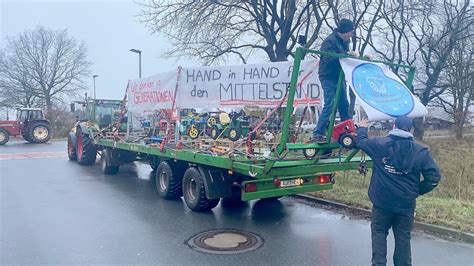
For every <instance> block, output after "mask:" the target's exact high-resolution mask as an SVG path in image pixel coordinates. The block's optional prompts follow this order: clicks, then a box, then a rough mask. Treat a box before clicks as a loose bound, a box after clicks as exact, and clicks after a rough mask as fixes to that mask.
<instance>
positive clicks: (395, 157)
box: [357, 116, 441, 265]
mask: <svg viewBox="0 0 474 266" xmlns="http://www.w3.org/2000/svg"><path fill="white" fill-rule="evenodd" d="M367 123H368V120H367V119H364V120H362V121H361V123H360V126H359V128H358V129H357V146H358V147H359V148H360V149H361V150H363V151H364V152H365V153H367V155H369V156H370V157H371V158H372V164H373V170H372V178H371V181H370V186H369V198H370V200H371V201H372V204H373V207H372V221H371V231H372V265H386V264H387V235H388V230H389V229H390V228H392V231H393V235H394V238H395V251H394V254H393V263H394V265H411V245H410V240H411V229H412V227H413V220H414V214H415V206H416V198H417V197H418V196H419V195H423V194H425V193H428V192H430V191H431V190H433V188H435V187H436V186H437V185H438V182H439V181H440V179H441V174H440V172H439V169H438V167H437V165H436V163H435V161H434V160H433V158H432V157H431V154H430V152H429V151H428V149H427V148H425V147H423V146H421V145H419V144H417V143H415V142H414V141H413V135H412V133H411V132H410V131H411V129H412V127H413V120H412V119H411V118H409V117H407V116H400V117H398V118H396V120H395V126H394V128H393V129H392V130H391V131H390V132H389V135H388V136H387V137H383V138H373V139H369V138H368V132H367ZM420 175H423V181H421V180H420Z"/></svg>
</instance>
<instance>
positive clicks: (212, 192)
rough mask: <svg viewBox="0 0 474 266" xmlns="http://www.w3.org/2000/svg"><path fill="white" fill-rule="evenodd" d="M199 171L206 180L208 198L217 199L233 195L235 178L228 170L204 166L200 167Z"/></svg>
mask: <svg viewBox="0 0 474 266" xmlns="http://www.w3.org/2000/svg"><path fill="white" fill-rule="evenodd" d="M198 170H199V172H200V173H201V176H202V177H203V179H204V187H205V188H206V196H207V198H209V199H216V198H223V197H228V196H231V195H232V184H233V183H234V178H233V177H232V176H230V175H228V174H227V171H226V170H223V169H217V168H212V167H206V166H203V165H199V166H198Z"/></svg>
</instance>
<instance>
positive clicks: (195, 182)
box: [183, 167, 220, 212]
mask: <svg viewBox="0 0 474 266" xmlns="http://www.w3.org/2000/svg"><path fill="white" fill-rule="evenodd" d="M183 196H184V202H185V203H186V205H187V206H188V207H189V208H190V209H191V210H193V211H196V212H205V211H209V210H211V209H213V208H214V207H216V206H217V205H218V204H219V201H220V198H217V199H208V198H207V196H206V188H205V186H204V179H203V177H202V175H201V173H200V172H199V170H198V169H196V168H194V167H189V168H188V169H187V170H186V172H185V173H184V177H183Z"/></svg>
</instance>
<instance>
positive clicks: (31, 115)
mask: <svg viewBox="0 0 474 266" xmlns="http://www.w3.org/2000/svg"><path fill="white" fill-rule="evenodd" d="M34 120H46V119H45V118H44V114H43V110H42V109H40V108H18V109H17V115H16V121H18V122H19V123H20V124H23V125H25V124H28V123H29V122H30V121H34Z"/></svg>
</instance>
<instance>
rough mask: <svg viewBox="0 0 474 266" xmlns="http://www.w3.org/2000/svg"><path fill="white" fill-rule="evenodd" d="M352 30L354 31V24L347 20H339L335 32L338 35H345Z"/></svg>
mask: <svg viewBox="0 0 474 266" xmlns="http://www.w3.org/2000/svg"><path fill="white" fill-rule="evenodd" d="M353 30H354V23H352V21H351V20H348V19H347V18H343V19H341V21H339V24H338V25H337V29H336V31H337V32H339V33H346V32H350V31H353Z"/></svg>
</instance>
